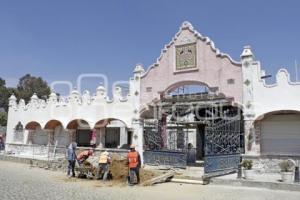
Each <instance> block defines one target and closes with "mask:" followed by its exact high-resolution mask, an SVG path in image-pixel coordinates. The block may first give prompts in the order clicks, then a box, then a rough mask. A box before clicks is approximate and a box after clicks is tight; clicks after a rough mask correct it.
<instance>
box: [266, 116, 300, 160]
mask: <svg viewBox="0 0 300 200" xmlns="http://www.w3.org/2000/svg"><path fill="white" fill-rule="evenodd" d="M261 153H262V154H266V155H300V115H296V114H282V115H272V116H269V117H267V118H266V119H264V120H263V121H262V123H261Z"/></svg>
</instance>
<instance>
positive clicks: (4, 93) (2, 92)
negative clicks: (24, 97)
mask: <svg viewBox="0 0 300 200" xmlns="http://www.w3.org/2000/svg"><path fill="white" fill-rule="evenodd" d="M9 95H10V94H9V90H8V88H6V86H5V80H3V79H2V78H0V109H1V108H3V109H4V110H5V111H7V109H8V98H9Z"/></svg>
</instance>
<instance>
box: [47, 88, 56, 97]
mask: <svg viewBox="0 0 300 200" xmlns="http://www.w3.org/2000/svg"><path fill="white" fill-rule="evenodd" d="M49 96H50V97H57V94H56V92H55V91H54V90H52V91H51V93H50V95H49Z"/></svg>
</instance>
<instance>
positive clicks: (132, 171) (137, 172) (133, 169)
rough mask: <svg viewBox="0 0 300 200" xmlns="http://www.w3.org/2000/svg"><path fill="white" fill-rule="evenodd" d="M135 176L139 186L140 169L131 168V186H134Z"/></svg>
mask: <svg viewBox="0 0 300 200" xmlns="http://www.w3.org/2000/svg"><path fill="white" fill-rule="evenodd" d="M134 176H136V179H137V184H139V183H140V168H139V167H135V168H130V180H129V184H131V185H132V184H134Z"/></svg>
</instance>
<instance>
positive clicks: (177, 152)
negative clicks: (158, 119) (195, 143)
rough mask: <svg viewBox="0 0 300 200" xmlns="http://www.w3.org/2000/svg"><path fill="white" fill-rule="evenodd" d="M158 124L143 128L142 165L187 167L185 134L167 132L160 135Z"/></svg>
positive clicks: (160, 128)
mask: <svg viewBox="0 0 300 200" xmlns="http://www.w3.org/2000/svg"><path fill="white" fill-rule="evenodd" d="M161 130H163V128H162V127H161V124H160V123H153V124H151V126H146V127H145V128H144V149H145V151H144V163H145V164H149V165H157V166H158V165H164V166H172V167H179V168H185V167H186V165H187V151H186V150H187V149H186V145H185V143H186V142H187V138H185V136H187V134H184V132H182V131H172V130H170V129H169V130H168V132H167V134H166V136H164V135H163V134H164V133H163V134H162V131H161Z"/></svg>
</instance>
